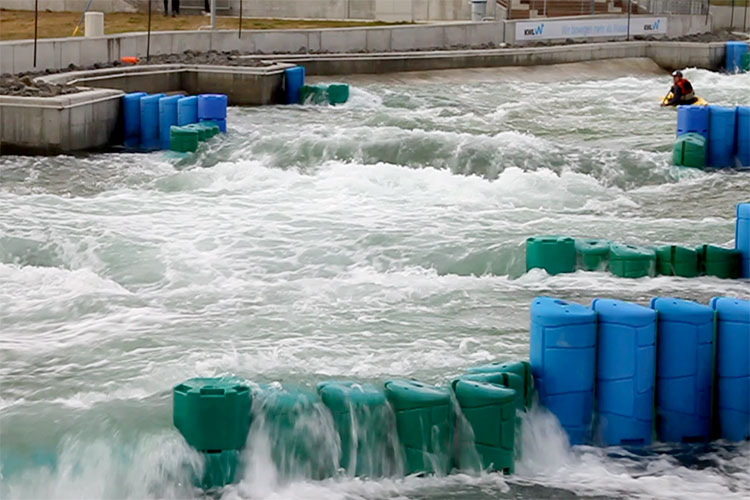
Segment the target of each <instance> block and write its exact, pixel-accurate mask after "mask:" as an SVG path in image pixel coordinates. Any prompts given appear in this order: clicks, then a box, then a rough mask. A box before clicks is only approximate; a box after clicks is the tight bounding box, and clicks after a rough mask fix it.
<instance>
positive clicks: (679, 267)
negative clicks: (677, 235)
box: [656, 245, 699, 278]
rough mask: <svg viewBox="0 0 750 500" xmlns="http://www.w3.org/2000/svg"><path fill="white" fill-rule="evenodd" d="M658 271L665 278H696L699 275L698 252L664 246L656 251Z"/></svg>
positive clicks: (674, 246) (673, 246)
mask: <svg viewBox="0 0 750 500" xmlns="http://www.w3.org/2000/svg"><path fill="white" fill-rule="evenodd" d="M656 271H657V272H658V273H659V274H663V275H665V276H682V277H683V278H694V277H695V276H698V274H699V268H698V252H697V251H695V250H693V249H692V248H685V247H680V246H677V245H664V246H661V247H658V248H657V249H656Z"/></svg>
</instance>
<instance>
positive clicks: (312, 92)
mask: <svg viewBox="0 0 750 500" xmlns="http://www.w3.org/2000/svg"><path fill="white" fill-rule="evenodd" d="M284 95H285V97H286V103H287V104H330V105H332V106H335V105H337V104H344V103H345V102H347V101H348V100H349V85H348V84H346V83H330V84H316V85H306V84H305V68H303V67H302V66H295V67H293V68H288V69H286V70H284Z"/></svg>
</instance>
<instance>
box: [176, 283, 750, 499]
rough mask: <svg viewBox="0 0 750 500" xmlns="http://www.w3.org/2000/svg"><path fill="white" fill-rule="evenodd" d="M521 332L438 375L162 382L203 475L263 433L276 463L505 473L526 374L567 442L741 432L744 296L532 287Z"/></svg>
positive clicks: (235, 462)
mask: <svg viewBox="0 0 750 500" xmlns="http://www.w3.org/2000/svg"><path fill="white" fill-rule="evenodd" d="M530 332H531V334H530V341H529V342H530V345H529V350H530V362H526V361H517V362H498V363H491V364H488V365H483V366H476V367H473V368H469V369H468V370H467V371H466V372H465V373H464V374H462V375H460V376H458V377H457V378H456V379H454V380H453V381H452V382H451V384H450V385H449V386H448V387H437V386H432V385H428V384H424V383H421V382H419V381H416V380H402V379H397V380H388V381H386V382H385V383H384V384H383V386H382V387H376V386H375V385H372V384H367V383H359V382H354V381H325V382H321V383H319V384H318V385H317V391H316V392H314V391H310V390H308V389H304V388H297V387H280V386H276V385H274V386H259V385H255V384H253V385H251V384H249V383H246V382H244V381H241V380H238V379H236V378H226V379H223V378H196V379H191V380H188V381H186V382H184V383H181V384H178V385H177V386H175V387H174V390H173V404H174V409H173V411H174V413H173V419H174V425H175V427H176V428H177V429H178V430H179V431H180V433H181V434H182V435H183V437H184V438H185V441H186V442H187V443H188V444H189V445H190V446H192V447H193V448H194V449H196V450H197V451H198V452H200V453H201V455H202V456H203V459H204V462H205V467H204V468H203V469H201V470H202V474H203V475H202V476H201V477H196V478H195V482H196V484H197V485H199V486H201V487H202V488H204V489H212V488H216V487H221V486H224V485H226V484H229V483H231V482H233V481H236V480H237V479H238V476H239V474H240V473H241V467H240V463H241V458H242V453H243V450H244V449H246V448H248V447H253V446H261V449H262V450H265V448H264V446H265V445H263V444H262V443H267V444H268V446H269V449H268V450H266V451H267V452H268V453H269V454H270V458H271V459H272V461H273V463H274V465H275V467H276V469H277V471H278V473H279V474H281V475H283V476H285V477H289V476H295V477H298V476H300V475H301V476H303V477H308V478H313V479H324V478H327V477H331V476H333V475H336V474H342V473H343V474H346V475H348V476H357V477H385V476H393V475H401V474H437V475H445V474H449V473H450V472H451V471H453V470H454V469H459V470H478V469H480V468H481V469H482V470H487V471H498V472H504V473H513V472H514V467H515V465H514V462H515V460H516V459H517V458H518V457H519V454H520V450H519V449H517V448H516V443H517V442H519V435H520V433H523V432H525V430H524V429H523V428H522V426H521V418H520V417H521V415H522V412H524V411H526V410H527V409H528V408H529V407H530V406H531V404H532V394H533V392H534V388H535V387H536V388H537V389H538V394H539V402H540V404H541V405H543V406H545V407H546V408H547V409H548V410H549V411H550V412H551V413H552V414H554V415H555V416H556V417H557V418H558V420H559V421H560V424H561V426H562V427H563V429H564V430H565V432H566V433H567V435H568V437H569V440H570V442H571V444H574V445H575V444H589V443H593V444H597V445H605V446H631V447H632V446H636V447H637V446H645V445H649V444H650V443H651V442H652V436H656V438H657V439H658V440H660V441H666V442H683V443H685V442H705V441H708V440H709V439H712V438H716V437H721V438H724V439H729V440H732V441H741V440H745V439H750V400H749V399H748V388H749V387H750V301H749V300H743V299H738V298H731V297H715V298H713V299H712V300H711V302H710V306H706V305H702V304H698V303H696V302H692V301H688V300H681V299H676V298H672V297H657V298H654V299H653V300H652V301H651V303H650V307H646V306H643V305H639V304H634V303H630V302H625V301H621V300H614V299H598V298H597V299H594V300H593V301H592V303H591V307H586V306H584V305H581V304H576V303H573V302H568V301H565V300H561V299H556V298H553V297H537V298H535V299H534V300H533V302H532V304H531V308H530ZM467 428H468V430H469V431H470V432H466V430H465V429H467ZM253 436H255V438H253ZM258 436H264V439H265V440H264V439H261V440H258ZM259 443H260V444H259ZM473 457H478V459H475V458H473ZM477 460H478V461H477Z"/></svg>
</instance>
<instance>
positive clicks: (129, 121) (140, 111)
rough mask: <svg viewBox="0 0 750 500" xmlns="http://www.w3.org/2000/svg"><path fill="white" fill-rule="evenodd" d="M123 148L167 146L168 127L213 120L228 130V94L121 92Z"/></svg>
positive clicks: (223, 129) (148, 149) (160, 147)
mask: <svg viewBox="0 0 750 500" xmlns="http://www.w3.org/2000/svg"><path fill="white" fill-rule="evenodd" d="M121 116H122V121H123V130H124V136H125V139H124V142H123V143H124V145H125V147H126V148H131V149H139V150H143V151H155V150H158V149H169V140H170V128H171V127H172V126H173V125H177V126H183V125H189V124H191V123H198V122H202V121H212V122H214V123H216V124H217V125H218V126H219V130H221V131H222V132H226V131H227V96H226V95H225V94H200V95H197V96H183V95H170V96H167V95H165V94H147V93H146V92H132V93H130V94H125V95H124V96H122V113H121Z"/></svg>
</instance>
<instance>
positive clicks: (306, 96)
mask: <svg viewBox="0 0 750 500" xmlns="http://www.w3.org/2000/svg"><path fill="white" fill-rule="evenodd" d="M299 103H300V104H327V103H328V85H321V84H318V85H303V86H302V87H300V89H299Z"/></svg>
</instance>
